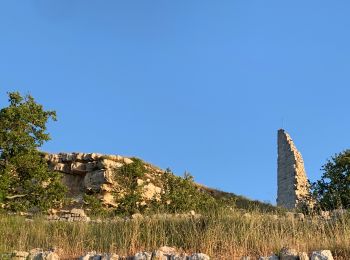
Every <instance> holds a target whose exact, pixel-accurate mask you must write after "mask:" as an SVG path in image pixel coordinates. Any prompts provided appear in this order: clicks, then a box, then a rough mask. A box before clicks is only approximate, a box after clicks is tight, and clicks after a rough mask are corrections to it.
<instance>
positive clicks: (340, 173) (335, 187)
mask: <svg viewBox="0 0 350 260" xmlns="http://www.w3.org/2000/svg"><path fill="white" fill-rule="evenodd" d="M322 171H323V175H322V178H321V179H320V180H318V181H316V182H315V183H313V185H312V187H313V195H314V197H315V199H316V201H317V202H318V205H319V206H320V207H321V208H322V209H327V210H331V209H336V208H346V209H349V208H350V150H345V151H343V152H341V153H339V154H335V155H334V156H333V157H331V159H330V160H328V161H327V163H326V164H325V165H323V166H322Z"/></svg>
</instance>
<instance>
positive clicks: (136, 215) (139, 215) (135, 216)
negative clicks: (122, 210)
mask: <svg viewBox="0 0 350 260" xmlns="http://www.w3.org/2000/svg"><path fill="white" fill-rule="evenodd" d="M131 219H134V220H140V219H143V216H142V214H140V213H135V214H132V215H131Z"/></svg>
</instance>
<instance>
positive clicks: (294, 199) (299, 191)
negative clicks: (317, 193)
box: [277, 129, 309, 209]
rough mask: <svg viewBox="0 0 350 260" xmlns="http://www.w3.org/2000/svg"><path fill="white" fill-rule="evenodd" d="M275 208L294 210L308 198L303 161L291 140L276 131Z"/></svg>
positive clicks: (284, 133) (285, 134)
mask: <svg viewBox="0 0 350 260" xmlns="http://www.w3.org/2000/svg"><path fill="white" fill-rule="evenodd" d="M277 144H278V160H277V161H278V162H277V164H278V167H277V185H278V190H277V206H281V207H284V208H287V209H294V208H296V207H298V206H299V205H300V203H301V202H305V200H306V199H307V198H308V196H309V183H308V180H307V177H306V172H305V168H304V161H303V158H302V156H301V154H300V152H299V151H298V150H297V148H296V147H295V145H294V143H293V140H292V138H291V137H290V136H289V134H288V133H286V132H285V131H284V130H283V129H280V130H278V138H277Z"/></svg>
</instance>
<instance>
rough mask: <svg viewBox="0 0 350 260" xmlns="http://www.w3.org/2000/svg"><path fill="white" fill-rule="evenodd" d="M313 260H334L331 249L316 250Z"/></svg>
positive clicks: (312, 255) (312, 256) (313, 253)
mask: <svg viewBox="0 0 350 260" xmlns="http://www.w3.org/2000/svg"><path fill="white" fill-rule="evenodd" d="M311 260H333V256H332V253H331V251H330V250H321V251H314V252H312V254H311Z"/></svg>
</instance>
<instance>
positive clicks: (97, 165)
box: [45, 153, 163, 207]
mask: <svg viewBox="0 0 350 260" xmlns="http://www.w3.org/2000/svg"><path fill="white" fill-rule="evenodd" d="M45 158H46V160H47V162H48V164H49V166H50V168H51V169H52V170H54V171H57V172H60V173H62V174H63V183H64V184H65V185H66V186H67V188H68V192H69V196H70V197H71V198H73V199H75V201H77V202H81V203H82V200H83V195H84V194H95V195H96V197H97V198H99V199H100V200H101V201H102V203H103V204H104V205H105V206H108V207H117V206H118V204H117V202H116V195H118V196H123V192H122V190H121V188H120V187H121V186H122V185H121V183H117V181H116V178H114V177H115V174H117V170H118V169H119V168H121V167H123V166H124V165H127V164H132V163H133V160H132V159H131V158H128V157H123V156H120V155H103V154H98V153H59V154H45ZM144 167H145V172H146V173H147V174H146V175H145V176H146V179H145V180H142V179H139V180H137V183H138V185H139V186H140V187H141V189H142V197H143V199H144V202H143V203H146V202H147V201H150V200H153V199H156V200H157V199H159V197H160V194H161V192H162V189H161V187H158V186H156V185H155V184H154V183H153V181H155V180H156V179H157V178H158V177H159V176H160V175H161V174H163V171H162V170H160V169H158V168H156V167H154V166H152V165H150V164H147V163H145V164H144Z"/></svg>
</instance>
